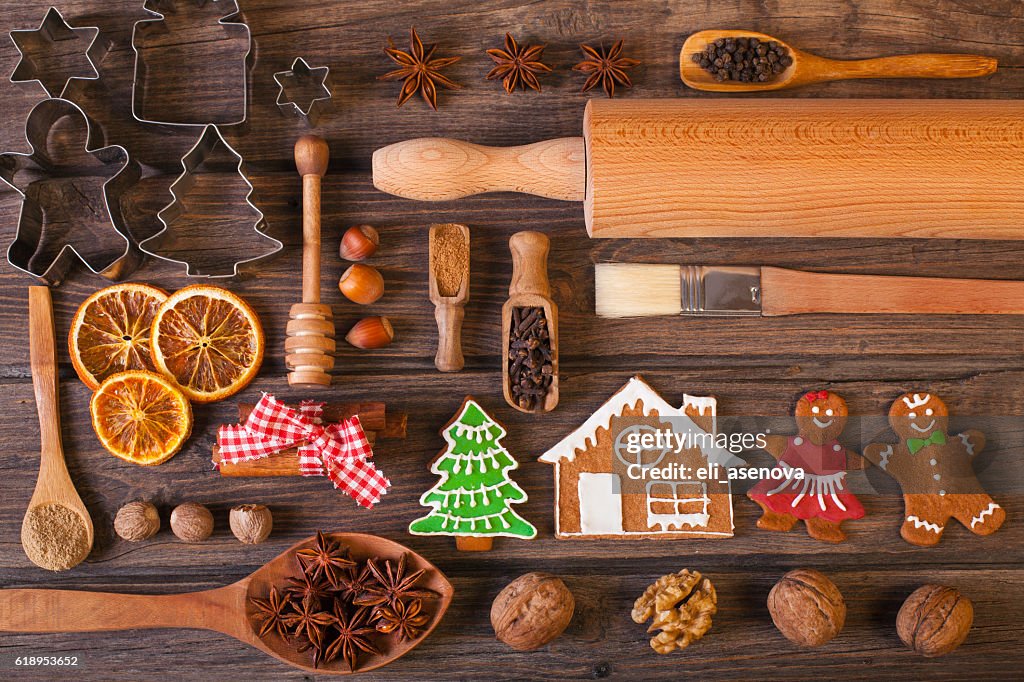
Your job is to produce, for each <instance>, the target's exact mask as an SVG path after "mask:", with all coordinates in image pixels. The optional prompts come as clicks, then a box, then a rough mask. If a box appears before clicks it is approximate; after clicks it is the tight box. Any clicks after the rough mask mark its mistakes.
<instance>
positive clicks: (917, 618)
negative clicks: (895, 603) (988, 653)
mask: <svg viewBox="0 0 1024 682" xmlns="http://www.w3.org/2000/svg"><path fill="white" fill-rule="evenodd" d="M973 623H974V606H973V605H972V604H971V600H970V599H968V598H967V597H965V596H963V595H962V594H960V592H959V591H957V590H956V589H954V588H952V587H945V586H943V585H924V586H922V587H919V588H917V589H916V590H914V592H913V593H912V594H911V595H910V596H909V597H907V600H906V601H905V602H903V606H901V607H900V612H899V614H898V615H897V616H896V632H897V634H899V636H900V639H901V640H903V643H904V644H906V645H907V646H908V647H910V648H911V649H913V650H914V651H916V652H917V653H919V654H921V655H922V656H925V657H927V658H932V657H935V656H945V655H946V654H948V653H950V652H952V651H953V650H954V649H956V648H957V647H958V646H960V645H961V644H963V643H964V640H965V639H967V633H968V632H970V630H971V625H972V624H973Z"/></svg>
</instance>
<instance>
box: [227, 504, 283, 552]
mask: <svg viewBox="0 0 1024 682" xmlns="http://www.w3.org/2000/svg"><path fill="white" fill-rule="evenodd" d="M228 523H229V524H230V525H231V532H232V533H234V534H235V537H236V538H238V539H239V540H240V541H241V542H244V543H245V544H247V545H258V544H259V543H261V542H263V541H264V540H266V539H267V537H268V536H269V535H270V531H271V529H273V527H274V517H273V516H271V514H270V510H269V509H267V508H266V507H265V506H263V505H262V504H242V505H239V506H237V507H232V508H231V514H230V515H229V516H228Z"/></svg>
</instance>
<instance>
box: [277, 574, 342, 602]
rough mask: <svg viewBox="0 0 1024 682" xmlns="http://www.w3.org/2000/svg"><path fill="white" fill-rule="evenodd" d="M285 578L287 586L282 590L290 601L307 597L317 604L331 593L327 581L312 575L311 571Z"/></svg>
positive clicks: (299, 600)
mask: <svg viewBox="0 0 1024 682" xmlns="http://www.w3.org/2000/svg"><path fill="white" fill-rule="evenodd" d="M287 580H288V586H287V587H285V588H284V592H285V594H287V595H288V598H289V599H291V600H292V601H296V602H301V601H302V600H304V599H307V598H309V599H313V600H315V601H316V602H317V603H318V604H319V603H320V602H321V601H322V600H323V599H326V598H327V597H328V596H330V594H331V586H330V585H329V584H328V583H327V581H326V580H324V579H323V578H315V577H313V574H312V573H302V574H300V575H297V576H290V577H288V578H287Z"/></svg>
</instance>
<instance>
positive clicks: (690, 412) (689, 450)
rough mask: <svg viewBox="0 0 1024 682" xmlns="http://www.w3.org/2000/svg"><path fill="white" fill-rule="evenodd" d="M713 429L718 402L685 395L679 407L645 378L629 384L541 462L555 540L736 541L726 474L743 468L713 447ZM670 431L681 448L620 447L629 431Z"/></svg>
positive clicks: (734, 459)
mask: <svg viewBox="0 0 1024 682" xmlns="http://www.w3.org/2000/svg"><path fill="white" fill-rule="evenodd" d="M715 425H716V401H715V399H714V398H700V397H693V396H686V397H685V399H684V403H683V406H682V407H680V408H675V407H673V406H672V405H670V404H669V403H668V402H666V401H665V400H664V398H662V397H661V396H660V395H658V393H657V392H656V391H655V390H654V389H653V388H651V386H650V385H649V384H647V382H645V381H644V380H643V379H642V378H641V377H639V376H636V377H633V378H632V379H630V380H629V382H628V383H627V384H626V385H625V386H623V387H622V388H620V389H619V390H618V391H617V392H616V393H615V395H613V396H612V397H611V398H609V399H608V401H607V402H606V403H605V404H604V405H602V406H601V407H600V408H599V409H598V410H597V412H595V413H594V414H593V415H591V416H590V418H589V419H587V421H586V422H584V423H583V425H582V426H580V427H579V428H578V429H576V430H575V431H573V432H572V433H570V434H569V435H568V436H566V437H565V438H563V439H562V440H561V441H560V442H559V443H558V444H556V445H555V446H554V447H552V448H551V449H550V450H548V451H547V452H546V453H544V455H542V456H541V457H540V461H541V462H545V463H547V464H551V465H553V466H554V469H555V536H556V537H558V538H562V539H567V538H663V539H670V538H692V537H708V538H722V537H731V536H732V534H733V513H732V496H731V490H730V485H729V480H728V469H729V467H732V466H740V465H742V464H743V461H742V460H740V459H738V458H737V457H735V456H733V455H731V454H729V452H728V451H727V450H724V449H722V448H720V447H717V446H716V444H715V436H716V434H715ZM665 427H670V428H671V429H672V431H673V433H675V434H676V435H675V437H676V438H677V439H678V440H677V441H676V442H675V444H676V445H679V444H680V443H681V444H682V445H679V446H678V447H661V446H656V447H652V448H647V449H644V450H642V451H638V452H636V453H635V454H631V453H630V452H628V451H627V450H626V449H625V448H623V447H622V445H623V443H624V442H625V436H626V435H627V432H628V431H637V430H640V431H643V430H645V429H646V430H653V429H655V428H657V429H662V430H663V429H664V428H665ZM652 432H653V431H652ZM655 469H657V470H658V473H657V475H655V471H654V470H655ZM666 471H668V472H670V473H672V472H675V473H677V474H678V475H676V476H668V477H666V476H665V475H664V472H666ZM684 472H685V473H684ZM702 473H703V475H702Z"/></svg>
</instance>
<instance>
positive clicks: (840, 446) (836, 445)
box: [832, 443, 843, 452]
mask: <svg viewBox="0 0 1024 682" xmlns="http://www.w3.org/2000/svg"><path fill="white" fill-rule="evenodd" d="M832 449H833V450H835V451H836V452H839V451H840V450H842V449H843V446H842V445H840V444H839V443H836V444H835V445H833V446H832Z"/></svg>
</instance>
